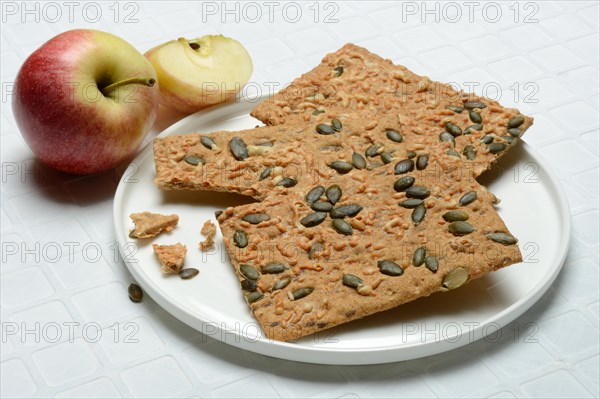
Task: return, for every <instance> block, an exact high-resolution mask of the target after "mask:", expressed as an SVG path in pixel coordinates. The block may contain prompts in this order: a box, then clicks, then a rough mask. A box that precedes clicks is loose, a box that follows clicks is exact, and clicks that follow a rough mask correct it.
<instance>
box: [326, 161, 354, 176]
mask: <svg viewBox="0 0 600 399" xmlns="http://www.w3.org/2000/svg"><path fill="white" fill-rule="evenodd" d="M327 166H329V167H330V168H331V169H333V170H335V171H336V172H338V173H339V174H341V175H345V174H346V173H348V172H350V171H351V170H352V168H353V166H352V164H351V163H349V162H346V161H333V162H332V163H330V164H329V165H327Z"/></svg>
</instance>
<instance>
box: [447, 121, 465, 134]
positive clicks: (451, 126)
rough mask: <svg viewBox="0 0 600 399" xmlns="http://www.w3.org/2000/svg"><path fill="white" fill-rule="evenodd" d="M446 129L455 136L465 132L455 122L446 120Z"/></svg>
mask: <svg viewBox="0 0 600 399" xmlns="http://www.w3.org/2000/svg"><path fill="white" fill-rule="evenodd" d="M446 131H447V132H448V133H450V134H451V135H453V136H454V137H457V136H460V135H461V134H463V132H462V129H461V128H459V127H458V126H456V125H455V124H454V123H451V122H446Z"/></svg>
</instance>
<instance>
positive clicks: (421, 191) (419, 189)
mask: <svg viewBox="0 0 600 399" xmlns="http://www.w3.org/2000/svg"><path fill="white" fill-rule="evenodd" d="M429 195H431V191H430V190H429V189H428V188H427V187H423V186H411V187H409V188H407V189H406V196H407V197H408V198H418V199H425V198H427V197H429Z"/></svg>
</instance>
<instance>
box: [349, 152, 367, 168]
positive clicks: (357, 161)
mask: <svg viewBox="0 0 600 399" xmlns="http://www.w3.org/2000/svg"><path fill="white" fill-rule="evenodd" d="M352 165H354V167H355V168H356V169H364V168H366V167H367V160H366V159H365V157H363V156H362V155H360V154H359V153H358V152H355V153H353V154H352Z"/></svg>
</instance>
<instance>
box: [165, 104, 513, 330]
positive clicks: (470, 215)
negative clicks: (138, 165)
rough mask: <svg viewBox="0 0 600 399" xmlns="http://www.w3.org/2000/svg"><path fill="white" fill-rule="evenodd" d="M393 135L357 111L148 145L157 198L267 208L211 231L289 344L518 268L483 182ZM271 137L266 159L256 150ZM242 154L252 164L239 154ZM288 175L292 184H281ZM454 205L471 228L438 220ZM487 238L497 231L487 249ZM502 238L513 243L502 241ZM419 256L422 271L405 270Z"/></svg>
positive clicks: (239, 214)
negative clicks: (220, 197)
mask: <svg viewBox="0 0 600 399" xmlns="http://www.w3.org/2000/svg"><path fill="white" fill-rule="evenodd" d="M400 127H401V124H400V121H399V119H398V118H396V117H394V116H390V115H384V116H382V117H380V118H379V119H376V120H370V119H364V118H362V117H359V116H357V115H354V114H352V115H339V117H338V118H335V119H334V120H328V119H325V117H321V119H318V120H317V121H315V122H314V123H313V124H311V125H308V126H305V127H291V126H276V127H263V128H256V129H250V130H247V131H241V132H216V133H213V134H211V135H210V136H206V135H202V134H193V135H186V136H173V137H167V138H164V139H156V140H155V147H154V149H155V160H156V167H157V179H156V181H157V183H158V184H159V186H160V187H161V188H167V189H180V188H184V189H192V190H193V189H212V190H222V191H233V192H238V193H242V194H245V195H251V196H254V197H255V198H257V199H260V200H262V202H260V203H256V204H250V205H245V206H241V207H236V208H229V209H227V210H225V211H224V212H223V213H222V214H221V215H220V216H219V217H218V221H219V224H220V227H221V230H222V233H223V236H224V241H225V245H226V247H227V250H228V253H229V254H230V257H231V259H232V263H233V265H234V267H235V270H236V273H237V274H238V277H239V279H240V281H241V286H242V288H243V289H244V290H245V296H246V298H247V300H248V301H249V302H251V308H252V310H253V313H254V314H255V316H256V317H257V319H258V320H259V321H260V323H261V326H262V327H263V329H264V331H265V334H266V335H267V336H268V337H269V338H272V339H277V340H293V339H296V338H299V337H301V336H304V335H307V334H310V333H312V332H315V331H319V330H323V329H325V328H329V327H333V326H335V325H338V324H341V323H344V322H347V321H351V320H354V319H358V318H361V317H364V316H367V315H369V314H373V313H376V312H379V311H382V310H385V309H389V308H391V307H394V306H397V305H399V304H401V303H405V302H408V301H411V300H413V299H416V298H418V297H422V296H426V295H429V294H431V293H434V292H438V291H444V290H446V289H447V288H445V287H452V288H454V287H457V286H459V285H461V284H460V283H464V282H466V280H465V281H461V277H463V278H464V276H466V279H468V280H470V279H473V278H477V277H479V276H481V275H483V274H485V273H488V272H491V271H493V270H496V269H498V268H500V267H503V266H507V265H509V264H512V263H515V262H519V261H520V260H521V255H520V252H519V249H518V247H517V246H516V245H515V244H516V240H515V239H513V238H512V235H510V233H509V231H508V230H507V228H506V226H505V225H504V224H503V222H502V220H501V219H500V217H499V216H498V214H497V213H496V212H495V210H494V209H493V206H492V203H493V202H494V201H495V197H494V196H493V195H492V194H490V193H487V192H486V190H485V189H484V188H483V187H481V186H480V185H479V184H478V183H477V181H476V180H475V179H474V177H473V173H472V169H471V167H470V164H468V163H465V162H463V161H460V160H456V161H454V160H450V161H449V160H448V159H447V156H446V155H445V151H446V149H447V147H448V145H449V143H446V142H440V141H439V140H438V139H437V138H435V137H433V139H431V140H430V141H424V139H423V137H422V136H420V135H418V134H416V133H414V132H413V131H407V132H406V133H405V134H402V133H400V130H399V129H400ZM203 137H210V140H211V141H210V145H209V146H207V145H205V143H207V144H208V142H207V140H206V139H205V140H203ZM236 137H237V138H238V139H235V138H236ZM426 137H431V136H426ZM267 140H268V142H269V145H268V146H266V147H265V148H268V150H259V151H256V150H255V149H254V148H255V147H260V148H262V147H263V146H261V145H257V144H264V143H265V142H267ZM203 141H204V143H203ZM232 142H234V143H235V144H233V149H232ZM236 146H237V147H236ZM243 147H245V148H246V151H247V155H240V154H242V153H243V150H240V148H243ZM385 154H389V156H385ZM186 157H193V159H194V160H197V159H198V160H201V161H199V162H192V163H189V162H188V161H186ZM440 159H441V160H442V161H443V162H440ZM336 162H338V163H341V164H336ZM209 165H218V168H214V169H210V168H209ZM269 168H271V169H270V170H271V172H270V173H269V174H267V176H266V177H264V176H263V175H264V171H265V170H268V169H269ZM275 171H277V172H275ZM261 178H262V179H261ZM285 179H288V180H287V181H288V182H289V181H290V180H289V179H291V180H293V182H294V184H285V185H281V184H280V182H284V181H286V180H285ZM309 193H310V194H309ZM307 198H308V199H307ZM458 208H460V210H462V211H463V212H466V213H467V217H466V218H465V217H464V215H463V216H462V217H461V214H459V215H458V216H456V215H455V216H452V214H451V215H450V221H446V220H445V219H444V217H443V215H444V214H445V213H446V212H447V211H449V210H456V209H458ZM454 219H456V220H454ZM455 222H461V223H455ZM451 223H455V224H451ZM450 226H452V227H450ZM469 226H471V227H469ZM449 229H450V230H449ZM471 230H473V231H471ZM461 234H462V235H461ZM489 234H497V235H498V234H504V235H503V236H502V235H501V236H491V237H492V238H494V239H495V240H496V241H494V240H492V239H491V238H488V235H489ZM498 237H501V239H500V240H499V239H498ZM502 238H504V239H505V240H504V242H505V243H507V242H508V241H511V240H513V241H514V242H512V241H511V242H512V243H511V244H510V245H504V244H502V243H500V242H497V241H502ZM507 240H508V241H507ZM319 247H322V248H319ZM420 247H424V248H425V256H424V258H423V262H422V263H420V264H419V266H414V265H412V266H411V264H412V263H411V258H412V256H413V253H414V251H415V250H416V249H417V248H420ZM309 254H310V257H309ZM490 254H491V256H490ZM486 256H487V257H486ZM311 258H312V259H311ZM379 261H387V262H383V263H381V264H379V263H378V262H379ZM242 265H244V266H242ZM400 269H401V271H399V270H400ZM463 269H464V270H463ZM454 270H457V271H454ZM451 272H452V274H451V275H450V276H451V281H450V282H447V283H444V279H445V278H446V275H447V274H449V273H451ZM394 274H396V275H394ZM398 274H401V275H398ZM344 275H347V276H346V278H345V280H344ZM244 276H245V277H244ZM456 276H458V278H457V277H456ZM286 279H289V281H288V280H286ZM344 281H346V284H344ZM457 281H458V283H457ZM274 286H275V287H277V288H278V289H276V290H274V291H273V292H272V290H273V287H274ZM350 294H352V295H350Z"/></svg>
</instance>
